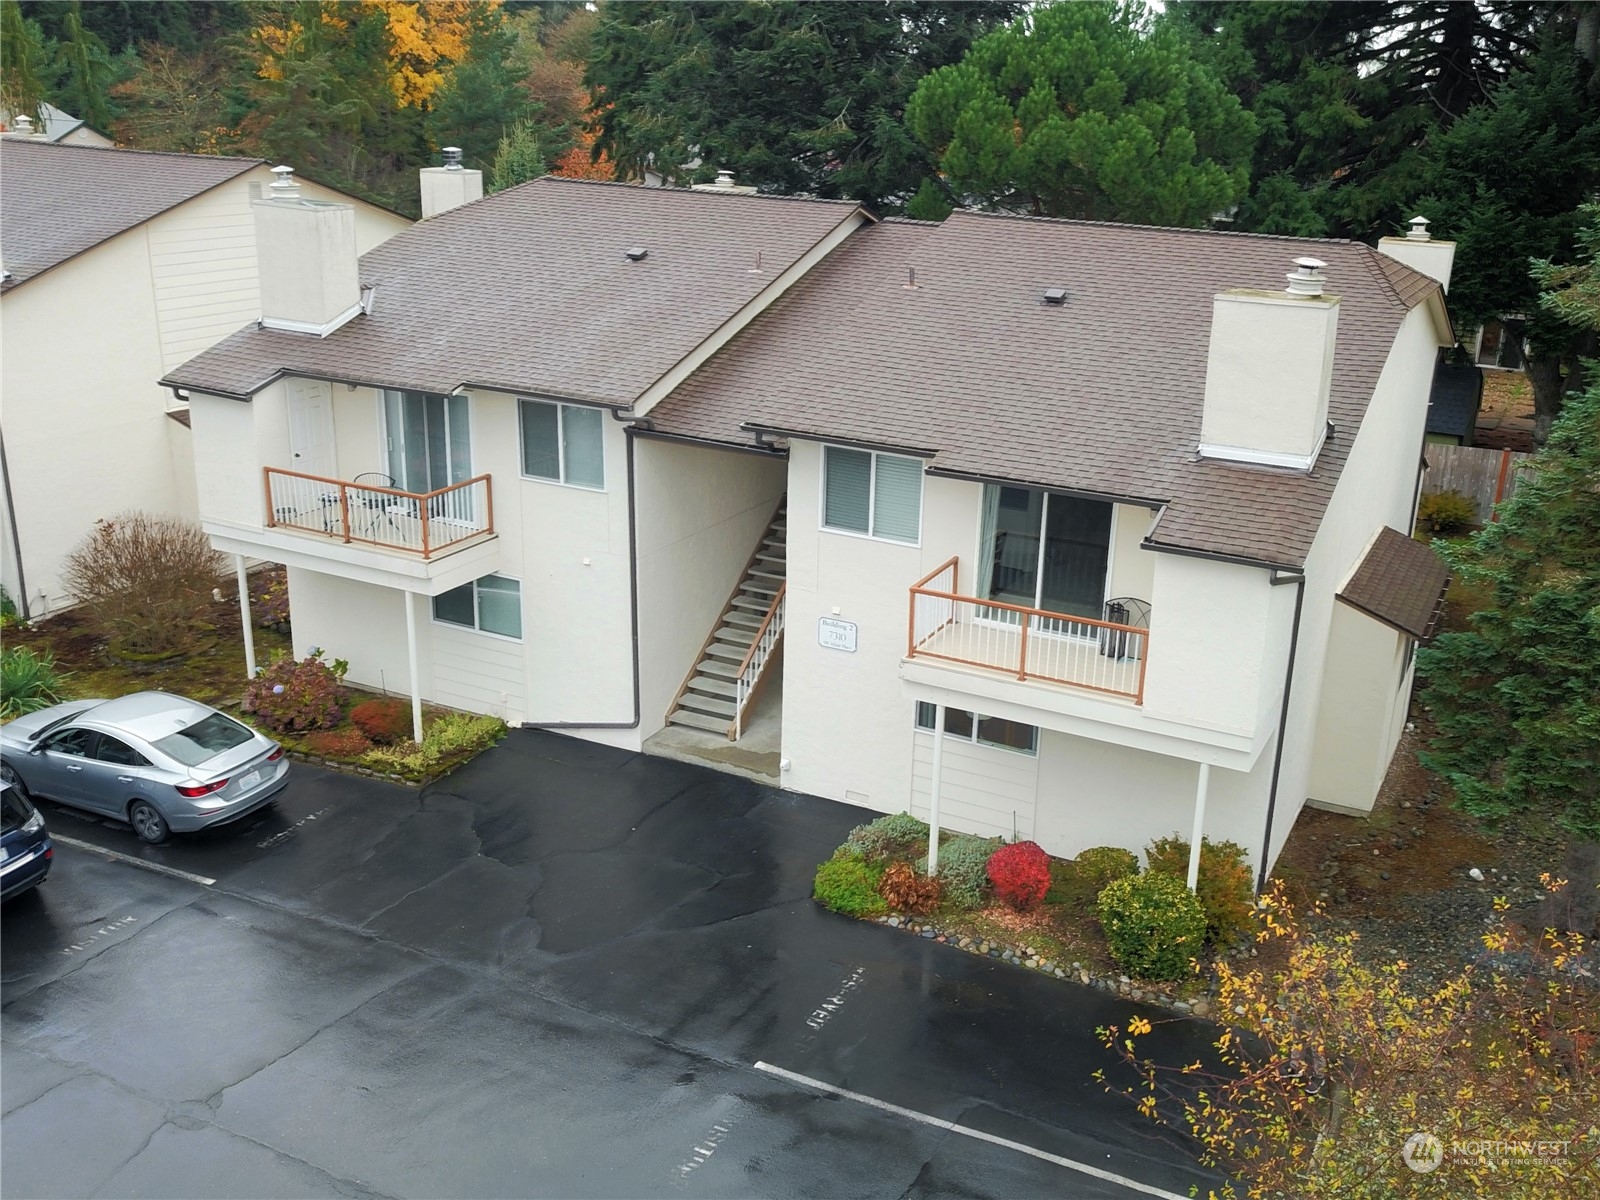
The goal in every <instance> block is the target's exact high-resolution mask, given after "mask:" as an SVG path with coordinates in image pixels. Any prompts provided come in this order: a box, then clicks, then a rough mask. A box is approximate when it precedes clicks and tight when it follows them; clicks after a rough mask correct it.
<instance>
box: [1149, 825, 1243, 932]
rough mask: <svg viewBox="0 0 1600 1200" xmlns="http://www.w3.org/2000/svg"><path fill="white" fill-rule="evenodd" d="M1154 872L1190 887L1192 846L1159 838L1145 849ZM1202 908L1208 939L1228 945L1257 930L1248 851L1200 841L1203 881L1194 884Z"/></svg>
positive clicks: (1232, 846) (1228, 843) (1236, 845)
mask: <svg viewBox="0 0 1600 1200" xmlns="http://www.w3.org/2000/svg"><path fill="white" fill-rule="evenodd" d="M1144 853H1145V857H1146V858H1147V859H1148V860H1149V862H1150V869H1151V870H1152V871H1159V872H1161V873H1162V874H1164V875H1171V876H1172V877H1173V878H1175V879H1177V880H1178V881H1179V882H1181V883H1182V884H1183V885H1184V887H1185V888H1187V887H1188V884H1189V843H1188V842H1187V841H1186V840H1184V839H1183V838H1181V837H1178V836H1177V835H1176V834H1174V835H1173V836H1172V837H1164V838H1157V839H1156V840H1155V841H1153V842H1151V843H1150V845H1149V846H1147V847H1145V852H1144ZM1195 890H1196V892H1197V893H1198V894H1199V897H1200V907H1201V908H1202V909H1203V910H1205V914H1206V939H1207V940H1208V941H1210V942H1211V943H1212V944H1213V945H1223V946H1229V945H1232V944H1233V943H1234V942H1236V941H1237V940H1238V939H1239V937H1240V936H1241V935H1242V934H1244V933H1245V932H1246V931H1248V930H1250V929H1252V928H1254V916H1255V911H1256V896H1255V887H1254V884H1253V881H1252V879H1251V875H1250V864H1249V862H1248V861H1247V860H1246V858H1245V848H1244V847H1243V846H1240V845H1238V844H1237V843H1235V842H1213V841H1212V840H1211V839H1210V838H1202V839H1201V840H1200V878H1199V879H1198V880H1196V882H1195Z"/></svg>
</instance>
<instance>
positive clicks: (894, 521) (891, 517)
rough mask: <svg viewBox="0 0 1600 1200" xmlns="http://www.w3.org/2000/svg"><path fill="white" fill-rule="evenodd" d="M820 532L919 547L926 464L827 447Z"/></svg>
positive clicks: (866, 452)
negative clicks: (923, 474) (860, 536)
mask: <svg viewBox="0 0 1600 1200" xmlns="http://www.w3.org/2000/svg"><path fill="white" fill-rule="evenodd" d="M822 527H823V528H824V529H832V530H835V531H837V532H841V533H858V534H861V535H863V536H864V537H874V538H882V539H883V540H885V541H890V542H906V543H908V544H909V545H913V546H914V545H916V544H917V542H918V541H919V540H920V539H921V537H922V460H921V459H920V458H906V457H904V456H902V455H899V454H880V453H878V452H877V451H873V450H850V449H846V448H845V447H844V446H824V447H823V448H822Z"/></svg>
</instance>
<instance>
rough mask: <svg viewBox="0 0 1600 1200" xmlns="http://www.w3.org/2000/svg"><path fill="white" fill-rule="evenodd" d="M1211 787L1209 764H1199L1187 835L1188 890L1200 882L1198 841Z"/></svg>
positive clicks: (1204, 823) (1202, 834) (1204, 822)
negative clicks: (1192, 809) (1191, 820)
mask: <svg viewBox="0 0 1600 1200" xmlns="http://www.w3.org/2000/svg"><path fill="white" fill-rule="evenodd" d="M1210 785H1211V764H1210V763H1204V762H1203V763H1201V764H1200V780H1199V782H1198V783H1196V784H1195V786H1194V832H1193V833H1192V834H1190V835H1189V890H1190V891H1191V892H1192V891H1194V890H1195V885H1196V884H1197V883H1199V881H1200V839H1201V838H1202V837H1203V836H1204V830H1205V827H1206V789H1207V788H1208V787H1210Z"/></svg>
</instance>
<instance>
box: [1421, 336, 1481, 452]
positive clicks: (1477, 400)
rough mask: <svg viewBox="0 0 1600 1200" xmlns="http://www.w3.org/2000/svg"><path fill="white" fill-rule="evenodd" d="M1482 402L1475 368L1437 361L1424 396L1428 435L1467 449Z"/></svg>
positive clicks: (1461, 363) (1479, 381)
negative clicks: (1449, 439) (1458, 442)
mask: <svg viewBox="0 0 1600 1200" xmlns="http://www.w3.org/2000/svg"><path fill="white" fill-rule="evenodd" d="M1482 403H1483V372H1482V371H1480V370H1479V369H1478V367H1477V365H1476V364H1475V363H1470V362H1451V361H1449V359H1448V357H1444V358H1441V359H1440V360H1439V364H1438V366H1436V367H1434V369H1433V389H1432V391H1430V392H1429V393H1428V432H1429V433H1442V434H1445V435H1447V436H1450V437H1458V438H1460V439H1461V444H1462V445H1463V446H1470V445H1471V444H1472V435H1473V433H1474V432H1476V430H1477V427H1478V409H1479V407H1480V406H1481V405H1482Z"/></svg>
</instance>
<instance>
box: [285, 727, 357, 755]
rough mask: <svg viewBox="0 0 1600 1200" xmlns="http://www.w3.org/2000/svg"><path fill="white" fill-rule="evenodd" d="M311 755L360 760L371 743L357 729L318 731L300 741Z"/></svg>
mask: <svg viewBox="0 0 1600 1200" xmlns="http://www.w3.org/2000/svg"><path fill="white" fill-rule="evenodd" d="M300 740H301V742H302V743H303V744H304V745H305V748H306V749H307V750H309V751H310V752H311V753H312V754H320V755H322V757H323V758H360V757H361V756H362V755H363V754H365V753H366V752H367V751H368V750H371V749H372V742H371V741H370V740H369V739H368V738H367V735H366V734H364V733H362V732H361V730H359V729H318V730H315V731H313V732H311V733H308V734H306V735H305V737H303V738H301V739H300Z"/></svg>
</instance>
